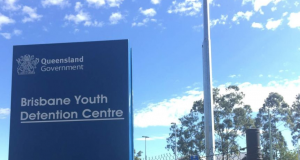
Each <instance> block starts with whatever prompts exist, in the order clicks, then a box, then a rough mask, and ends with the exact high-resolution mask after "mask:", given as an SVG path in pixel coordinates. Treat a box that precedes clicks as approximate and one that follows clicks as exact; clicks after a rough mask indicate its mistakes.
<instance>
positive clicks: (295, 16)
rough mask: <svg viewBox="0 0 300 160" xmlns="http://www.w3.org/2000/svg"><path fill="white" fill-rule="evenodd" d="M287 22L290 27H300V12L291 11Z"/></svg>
mask: <svg viewBox="0 0 300 160" xmlns="http://www.w3.org/2000/svg"><path fill="white" fill-rule="evenodd" d="M288 20H289V23H288V25H289V26H290V27H291V28H298V29H300V12H298V13H291V14H290V16H289V18H288Z"/></svg>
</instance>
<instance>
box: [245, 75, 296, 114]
mask: <svg viewBox="0 0 300 160" xmlns="http://www.w3.org/2000/svg"><path fill="white" fill-rule="evenodd" d="M239 87H240V88H241V91H242V92H244V94H245V95H246V96H245V99H244V103H245V104H250V105H251V107H252V109H253V110H254V111H256V112H257V111H258V109H259V108H260V107H262V105H263V103H264V100H265V99H266V98H267V96H268V95H269V93H270V92H277V93H279V94H280V95H282V96H283V97H284V100H285V101H286V102H287V103H288V104H289V105H292V104H293V101H295V96H296V95H297V94H299V93H300V77H298V79H296V80H291V81H289V80H286V79H285V80H282V81H271V82H269V83H268V85H267V86H263V85H261V84H251V83H248V82H245V83H243V84H241V85H239Z"/></svg>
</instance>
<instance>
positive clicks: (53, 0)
mask: <svg viewBox="0 0 300 160" xmlns="http://www.w3.org/2000/svg"><path fill="white" fill-rule="evenodd" d="M69 5H70V3H69V1H68V0H43V1H42V6H43V7H49V6H60V7H65V6H69Z"/></svg>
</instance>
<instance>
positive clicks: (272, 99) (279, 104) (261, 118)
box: [255, 92, 290, 159]
mask: <svg viewBox="0 0 300 160" xmlns="http://www.w3.org/2000/svg"><path fill="white" fill-rule="evenodd" d="M268 112H270V114H271V116H270V120H271V135H272V143H271V144H272V147H273V150H272V152H273V158H276V159H278V158H282V156H283V155H284V152H285V151H286V150H287V144H286V142H285V139H284V137H283V136H282V132H281V131H280V130H279V129H278V127H279V126H281V125H285V126H287V123H286V122H288V121H290V120H289V116H287V115H289V112H290V110H289V106H288V104H287V103H285V101H284V100H283V97H282V96H281V95H280V94H278V93H273V92H271V93H270V94H269V96H268V97H267V98H266V99H265V103H264V105H263V107H261V108H260V109H259V112H258V114H257V117H256V119H255V125H256V127H257V128H261V130H262V136H261V145H262V147H263V149H262V151H263V158H264V159H270V137H269V115H268Z"/></svg>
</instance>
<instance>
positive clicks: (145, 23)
mask: <svg viewBox="0 0 300 160" xmlns="http://www.w3.org/2000/svg"><path fill="white" fill-rule="evenodd" d="M148 22H157V20H156V19H153V18H152V19H150V18H144V19H143V21H141V22H133V23H132V24H131V26H132V27H135V26H136V27H141V26H146V25H147V23H148Z"/></svg>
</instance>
